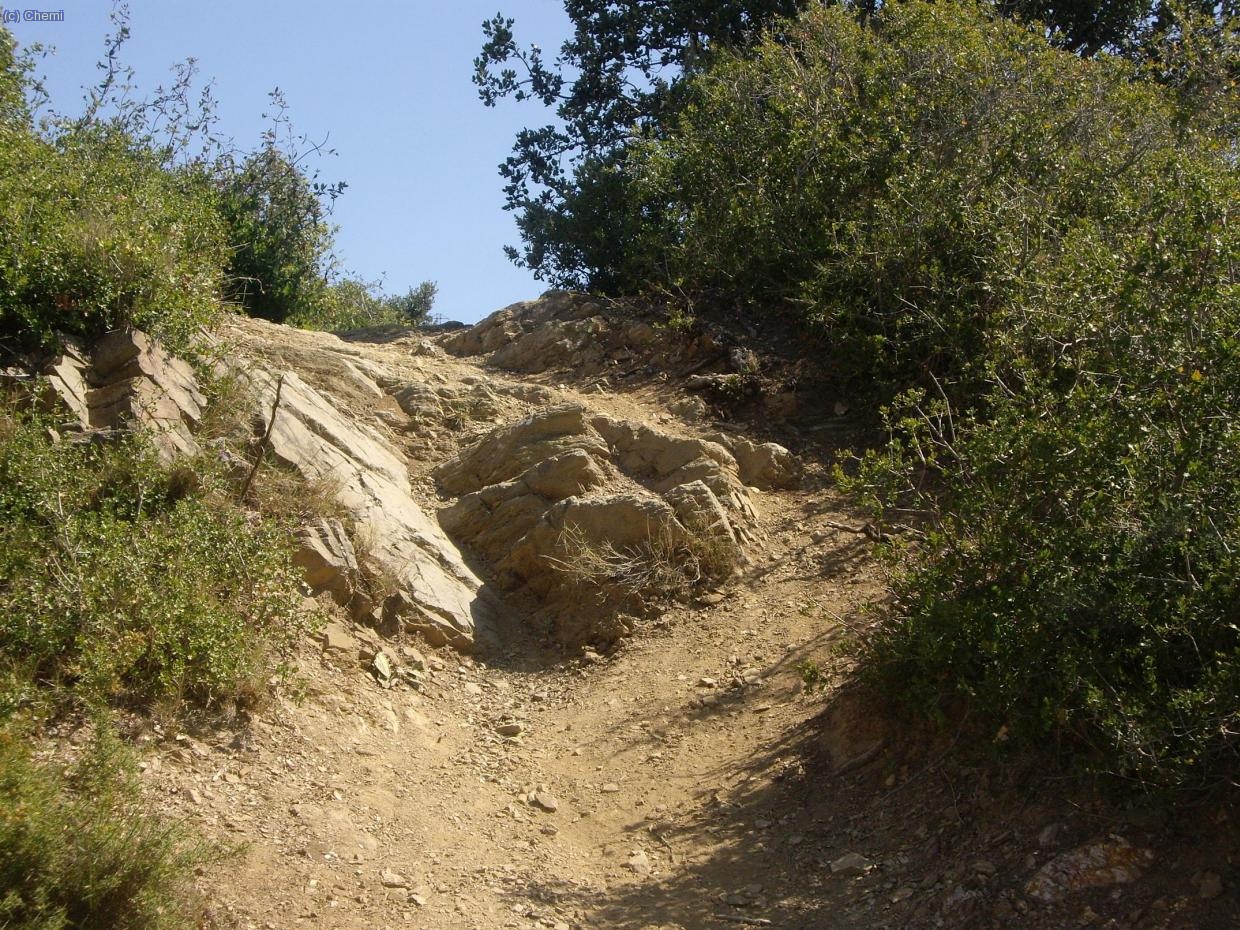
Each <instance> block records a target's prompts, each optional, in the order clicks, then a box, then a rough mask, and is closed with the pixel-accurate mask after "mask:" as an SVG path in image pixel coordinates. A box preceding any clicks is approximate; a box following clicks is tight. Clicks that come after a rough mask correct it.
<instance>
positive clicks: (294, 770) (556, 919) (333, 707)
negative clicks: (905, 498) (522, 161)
mask: <svg viewBox="0 0 1240 930" xmlns="http://www.w3.org/2000/svg"><path fill="white" fill-rule="evenodd" d="M300 338H302V337H301V336H297V337H292V336H290V339H289V342H288V343H287V344H280V345H272V346H271V347H270V352H269V353H268V355H269V357H270V358H271V359H273V360H275V361H285V362H287V361H289V358H290V353H293V354H295V352H296V342H297V339H300ZM316 338H317V337H316ZM415 348H416V347H415ZM348 351H349V352H351V353H355V354H357V355H359V356H360V357H361V358H363V359H367V360H370V361H372V362H375V363H378V364H382V365H385V366H388V367H389V368H393V369H396V370H400V371H402V372H404V373H405V374H406V375H407V376H409V377H416V378H420V379H423V380H425V381H426V382H427V383H433V384H455V385H461V384H491V383H496V379H497V378H502V379H503V380H504V381H505V382H506V383H514V382H522V383H527V384H537V385H539V386H540V388H542V389H544V390H545V391H546V392H549V396H550V398H551V399H552V400H555V401H560V400H565V399H568V400H573V399H576V400H580V401H583V402H585V403H587V404H589V405H590V406H591V407H592V408H593V409H594V410H596V411H599V412H603V413H611V414H613V415H617V416H624V417H627V418H630V419H639V420H641V421H643V422H650V423H672V422H673V419H672V417H671V415H670V414H669V413H668V406H669V404H670V403H671V401H673V400H674V399H676V394H675V392H674V390H673V389H671V388H669V387H666V386H660V385H658V384H657V383H651V384H647V385H646V386H645V387H641V388H635V389H633V390H630V391H628V392H626V393H623V394H616V393H599V392H598V391H597V390H593V389H591V390H590V391H589V392H587V393H578V392H577V391H576V390H575V389H574V388H572V387H570V386H566V385H563V384H556V383H555V382H554V380H553V379H549V378H547V377H544V376H527V377H525V378H524V379H522V378H520V377H519V376H513V375H510V374H502V375H498V374H497V373H496V372H495V371H493V370H488V369H485V368H483V367H482V366H481V365H479V364H476V363H475V362H474V361H471V360H462V359H457V358H450V357H446V356H444V355H443V354H442V353H441V352H435V351H427V352H413V351H411V347H410V345H409V344H407V343H400V344H391V345H363V344H354V345H352V346H350V347H349V349H348ZM313 374H314V373H313V372H305V371H304V370H303V375H304V376H306V377H307V378H311V379H312V378H313ZM324 377H325V378H326V377H327V375H324ZM335 389H336V395H335V396H336V397H337V398H338V399H339V400H341V401H342V402H343V403H349V402H350V398H349V396H348V386H347V385H339V384H337V385H335ZM514 396H515V395H514V394H513V393H512V392H508V393H505V392H504V391H498V392H497V393H496V397H497V398H498V400H496V401H495V404H494V405H493V406H492V408H490V409H488V410H486V411H485V412H484V416H485V418H486V420H487V423H486V424H485V425H493V424H494V423H497V422H505V421H508V420H511V419H513V418H515V417H517V416H519V415H521V414H522V413H524V412H525V411H527V410H528V409H531V407H532V406H534V405H535V404H534V403H533V402H530V401H518V400H515V399H513V398H514ZM351 402H352V403H353V404H354V406H355V407H356V411H355V412H356V413H357V415H360V416H370V417H371V418H372V419H374V420H375V422H376V423H377V424H380V425H382V423H383V422H384V421H385V418H387V419H390V418H391V410H390V406H391V405H385V404H376V403H375V402H374V401H373V399H370V400H368V399H367V398H366V397H365V396H362V395H359V396H357V397H354V398H352V399H351ZM461 425H462V427H463V428H449V429H446V430H441V431H439V432H438V433H436V434H434V435H431V436H427V435H420V436H418V437H416V441H415V442H413V443H412V444H410V445H408V449H409V452H410V468H411V474H412V476H413V477H414V479H415V485H416V493H418V494H419V495H420V496H421V497H422V498H423V499H424V503H425V504H426V505H427V507H428V509H432V510H433V509H434V508H435V507H438V506H442V502H440V501H438V499H437V497H436V494H435V491H434V487H433V485H432V483H431V482H430V479H429V478H428V477H427V475H428V472H429V471H430V469H431V468H432V467H433V466H434V465H435V464H437V462H439V461H442V460H443V459H444V458H446V457H447V456H449V455H450V454H451V453H452V452H453V451H455V448H456V447H457V446H458V445H459V444H460V443H461V442H462V441H463V440H464V439H467V438H468V437H469V435H471V431H472V430H473V429H474V427H475V426H477V425H478V424H461ZM678 428H684V429H686V430H688V429H690V428H689V427H685V426H684V425H683V424H680V426H679V427H678ZM811 465H812V463H811ZM812 472H813V469H812V468H811V475H810V478H809V480H808V481H807V482H806V489H803V490H796V491H783V492H762V493H758V492H755V500H756V502H757V506H758V509H759V511H760V514H761V523H760V531H761V538H762V539H763V542H761V543H760V544H759V545H758V546H757V548H756V549H754V550H752V551H751V553H750V556H751V562H750V564H749V565H748V566H746V567H745V568H744V569H743V571H742V572H741V573H740V574H739V575H738V576H737V578H735V579H734V580H733V581H731V582H730V583H729V584H728V585H727V586H726V587H725V588H723V589H721V590H718V591H715V592H711V593H709V594H707V595H706V596H705V597H703V598H702V599H701V600H699V601H696V602H694V603H692V604H687V605H676V606H672V607H670V608H669V609H667V611H666V612H665V613H663V614H662V615H661V616H658V617H655V618H652V619H650V620H647V621H645V622H644V623H643V624H642V625H641V626H640V627H639V629H638V630H637V632H636V634H635V635H634V636H633V637H631V638H629V639H628V640H627V641H625V642H624V643H623V644H622V645H621V646H620V647H619V648H617V649H616V650H615V652H614V653H613V654H611V655H608V656H599V655H597V654H595V653H593V652H590V651H586V652H585V653H581V654H577V655H566V654H564V653H563V652H560V651H558V650H557V649H556V648H554V647H553V646H551V645H550V644H549V643H548V642H546V641H543V640H541V639H540V638H539V637H538V636H537V635H536V634H534V633H533V632H531V631H530V629H529V628H528V627H527V626H526V625H525V624H524V623H523V621H522V618H521V616H520V615H519V612H518V611H517V610H516V609H515V608H514V609H513V610H511V611H509V612H508V614H507V619H506V621H505V627H504V628H503V629H501V630H500V631H499V632H500V636H499V640H498V642H499V643H500V646H499V647H498V648H496V647H490V648H480V650H479V652H478V653H477V654H476V655H475V656H473V657H471V658H463V657H461V656H459V655H458V654H456V653H454V652H451V651H450V650H440V651H434V650H429V649H427V648H425V647H424V646H421V645H420V644H414V645H418V648H420V649H421V652H422V654H423V655H424V656H425V657H426V660H427V663H426V664H427V668H426V673H425V676H424V681H423V682H422V683H421V686H420V690H419V689H415V688H414V687H410V686H409V685H408V684H407V683H405V682H403V681H402V682H401V683H400V684H398V685H397V686H394V687H388V688H385V687H383V686H382V685H381V684H380V682H379V681H378V680H377V679H376V677H375V676H374V675H372V674H371V673H370V672H369V671H368V670H367V669H366V668H365V667H364V664H363V663H360V662H359V661H358V655H357V647H359V646H362V647H364V646H365V645H366V643H367V641H368V635H373V634H368V633H367V632H366V631H362V630H355V631H354V634H353V635H354V636H355V637H356V640H355V641H353V640H346V641H345V642H343V643H339V642H337V643H335V644H334V645H333V644H331V643H329V644H328V645H329V647H330V648H321V647H320V646H319V645H318V644H307V646H306V648H305V650H304V651H303V653H302V655H301V656H299V658H298V670H297V671H298V674H297V677H296V681H297V685H296V687H295V688H294V689H293V691H292V693H289V692H286V693H283V694H281V695H280V696H279V697H278V698H277V699H276V700H275V702H274V703H273V704H272V705H271V706H270V707H268V708H267V709H266V710H264V711H263V712H262V713H261V714H259V715H258V717H257V718H256V719H254V720H253V721H251V722H250V724H249V725H248V726H247V727H245V728H238V730H237V731H236V732H233V731H227V732H225V731H221V732H217V733H213V734H200V735H199V736H197V737H189V736H184V735H179V734H173V733H157V734H156V735H155V737H156V738H154V739H153V740H152V742H151V745H152V749H151V752H150V753H149V754H148V756H147V762H146V764H145V771H146V775H147V781H148V784H149V787H150V791H151V793H152V795H153V796H154V797H156V798H157V801H158V804H159V806H160V807H161V808H162V809H163V810H164V811H166V812H168V813H171V814H173V815H175V816H179V817H184V818H186V819H188V820H189V821H191V822H194V823H197V824H200V825H202V826H204V827H205V828H206V830H207V831H208V832H209V833H211V834H212V835H215V836H218V837H221V838H223V839H225V840H227V841H229V842H235V843H240V844H244V850H243V852H242V853H241V854H240V855H239V856H238V857H237V858H235V859H233V860H231V861H229V862H227V863H225V864H224V865H222V866H220V867H218V868H216V869H213V870H212V871H210V872H209V873H207V874H205V875H203V877H202V884H203V886H204V888H205V889H206V890H207V892H208V894H209V896H210V898H211V899H212V900H213V901H214V902H215V904H214V906H215V908H216V911H217V914H218V917H219V918H221V922H222V923H223V924H224V925H226V926H227V925H229V924H230V923H232V924H234V925H235V926H238V927H241V928H247V930H248V928H256V930H257V928H263V930H276V928H279V930H284V928H316V930H317V928H323V930H329V928H340V930H352V928H359V930H360V928H366V930H384V928H424V930H446V928H476V930H492V928H507V927H512V928H574V930H576V928H600V930H606V928H615V930H620V928H626V930H627V928H632V930H655V928H658V930H672V928H680V930H700V928H726V927H739V926H772V927H783V928H801V930H814V928H823V930H828V928H830V930H836V928H838V930H846V928H858V930H859V928H883V927H892V928H894V927H912V926H933V925H936V924H937V925H940V926H966V925H973V924H971V923H969V919H970V918H973V917H976V916H977V915H978V914H979V913H982V914H984V915H985V920H984V921H983V922H982V923H981V924H980V925H981V926H1000V927H1002V926H1030V927H1032V926H1047V927H1050V926H1061V925H1062V926H1069V925H1070V926H1077V925H1078V924H1076V923H1063V924H1060V923H1057V922H1055V921H1057V920H1058V917H1055V918H1054V919H1051V918H1047V920H1046V921H1041V922H1039V921H1035V920H1034V919H1033V916H1032V915H1029V916H1025V913H1024V910H1023V908H1024V907H1025V906H1026V905H1025V903H1024V902H1022V901H1021V900H1019V895H1016V894H1013V893H1012V892H1010V891H1002V892H1000V891H998V890H995V891H993V893H992V892H988V890H987V888H988V883H992V879H993V877H994V876H995V875H996V873H998V874H999V875H1003V874H1007V873H1010V874H1012V875H1016V874H1020V875H1024V876H1027V875H1028V874H1030V872H1031V870H1032V869H1033V868H1035V867H1036V866H1037V865H1038V864H1039V863H1040V861H1041V860H1040V859H1039V857H1040V856H1045V855H1049V853H1047V852H1039V851H1038V850H1037V849H1036V841H1034V840H1032V839H1031V837H1036V836H1037V835H1038V832H1039V831H1044V830H1045V829H1046V828H1047V825H1048V823H1051V824H1053V823H1055V822H1058V821H1056V818H1057V817H1058V812H1056V811H1053V810H1047V809H1046V808H1045V807H1044V806H1040V805H1039V804H1037V803H1033V802H1029V803H1022V804H1016V805H1013V804H1011V803H1010V798H1011V795H1010V794H1009V795H1007V796H1004V795H1003V793H1002V792H1001V791H1000V790H999V789H998V788H993V787H992V786H990V785H989V784H988V782H987V781H986V780H985V779H984V778H981V779H979V778H976V777H973V775H972V773H971V772H969V771H967V770H966V771H965V772H963V773H960V772H949V771H947V770H945V769H940V768H937V767H935V766H933V765H931V764H923V763H922V762H919V761H917V760H913V759H906V758H904V757H903V756H901V754H900V753H899V752H898V751H896V749H895V747H892V746H890V745H889V744H888V743H886V742H884V740H883V739H882V734H880V733H878V732H877V731H876V730H874V729H872V728H871V727H870V726H868V725H867V723H866V720H865V717H866V715H865V714H864V713H863V712H862V713H860V714H858V708H856V707H852V708H851V709H850V710H838V709H837V710H834V711H831V712H830V713H828V714H827V715H826V716H825V717H824V716H823V714H824V708H826V707H829V706H832V705H833V704H838V701H835V700H834V699H832V698H831V697H830V693H829V692H828V696H826V697H824V695H823V694H821V693H818V692H813V693H810V692H807V691H806V689H805V686H804V685H803V682H802V674H801V671H800V666H801V664H802V663H803V662H804V661H805V660H807V659H808V660H812V661H814V662H817V663H824V662H829V658H830V655H831V648H832V645H833V644H834V643H835V642H837V641H838V639H839V638H840V637H841V634H842V632H843V629H842V626H841V624H842V623H850V622H852V621H853V620H854V619H855V618H856V617H857V615H858V611H859V609H860V607H861V606H862V605H863V604H864V603H865V602H866V600H867V599H869V598H870V597H871V596H873V594H874V593H875V592H876V591H877V590H878V585H877V578H876V576H875V569H874V567H873V565H872V562H871V560H870V559H869V558H868V556H867V555H866V547H865V539H864V537H863V536H859V535H857V534H853V533H849V532H845V531H843V530H842V529H840V528H839V527H838V526H833V524H840V523H845V524H848V523H856V522H857V521H856V518H855V516H854V515H848V514H845V513H841V512H838V511H839V502H838V501H837V500H836V499H835V498H834V497H833V496H832V494H831V492H830V491H829V490H826V489H825V488H824V485H823V483H822V482H817V481H816V480H815V478H814V475H813V474H812ZM581 609H583V610H588V609H590V607H589V605H588V604H583V605H582V608H581ZM375 642H376V643H377V642H378V640H375ZM397 648H399V647H397ZM844 706H845V707H847V706H848V705H847V704H845V705H844ZM861 710H862V711H864V708H862V709H861ZM842 724H846V725H842ZM505 734H506V735H505ZM1005 797H1006V799H1005ZM1075 829H1077V828H1075V827H1065V828H1064V830H1063V832H1062V838H1061V840H1060V843H1061V844H1062V843H1066V842H1067V841H1069V840H1071V839H1072V838H1073V836H1075V835H1077V834H1074V832H1073V831H1074V830H1075ZM1081 829H1086V828H1081ZM1080 835H1082V836H1083V835H1085V834H1080ZM1030 843H1033V844H1034V847H1035V848H1034V849H1033V851H1032V852H1030ZM850 854H853V861H854V863H857V859H858V857H862V858H860V861H859V863H857V864H856V865H855V866H854V867H849V863H848V860H847V859H844V860H843V862H841V860H842V857H848V856H849V855H850ZM832 863H835V865H836V868H833V867H832ZM992 884H993V883H992ZM952 896H955V898H953V897H952ZM945 897H947V898H948V899H950V900H949V901H948V902H947V905H944V898H945ZM957 899H958V900H957ZM945 906H946V907H949V908H956V910H954V911H947V913H949V914H951V915H952V916H950V917H949V918H948V919H947V920H946V922H944V920H943V918H941V917H940V916H939V915H940V914H941V913H944V910H943V908H944V907H945ZM979 909H980V911H979ZM1074 913H1076V914H1079V913H1080V909H1079V907H1078V908H1076V911H1075V912H1074ZM1147 913H1148V912H1147ZM1073 919H1074V920H1075V917H1074V918H1073ZM1047 921H1049V922H1047ZM1169 925H1170V924H1167V923H1149V924H1141V923H1139V922H1134V923H1132V924H1131V926H1134V927H1136V926H1151V927H1152V926H1160V927H1161V926H1169ZM1116 926H1120V925H1119V924H1116ZM1202 926H1206V924H1202ZM1220 926H1223V924H1220Z"/></svg>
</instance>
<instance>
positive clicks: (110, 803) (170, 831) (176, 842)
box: [0, 728, 219, 930]
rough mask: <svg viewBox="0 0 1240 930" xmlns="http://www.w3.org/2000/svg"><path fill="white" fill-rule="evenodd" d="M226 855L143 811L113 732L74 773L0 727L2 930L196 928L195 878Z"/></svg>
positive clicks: (98, 742)
mask: <svg viewBox="0 0 1240 930" xmlns="http://www.w3.org/2000/svg"><path fill="white" fill-rule="evenodd" d="M218 856H219V850H218V849H214V848H211V847H209V846H207V845H206V844H205V843H203V842H202V841H200V840H198V839H195V838H194V837H192V836H190V835H188V834H187V833H186V832H185V831H183V830H181V829H180V828H178V827H177V826H176V825H173V824H169V823H166V822H163V821H161V820H159V819H158V818H156V817H154V816H152V815H150V814H148V813H145V812H144V811H142V809H141V795H140V793H139V789H138V786H137V784H136V781H135V780H134V778H133V774H132V768H131V765H130V763H129V760H128V758H127V755H126V753H125V752H124V751H123V750H122V749H121V748H120V747H119V746H118V745H117V744H116V743H115V740H114V739H112V738H109V737H108V736H107V735H106V733H105V734H104V735H102V736H100V737H99V738H98V739H97V740H96V742H95V743H94V744H93V746H92V747H91V748H90V751H88V752H86V753H85V754H84V755H83V756H82V757H81V758H80V759H79V760H78V761H77V762H76V763H75V764H74V765H72V766H70V767H69V768H68V770H67V771H66V768H65V766H64V765H63V764H58V763H57V762H55V761H53V760H46V761H45V760H36V759H34V758H32V756H31V750H30V748H29V745H28V743H27V742H26V741H25V740H23V739H22V738H21V734H20V733H19V732H18V731H17V730H14V729H11V728H6V729H0V927H5V928H6V930H197V928H200V927H202V926H203V922H202V917H203V911H202V906H201V902H200V900H199V898H198V896H197V894H196V893H195V891H194V888H193V879H194V871H195V870H196V869H197V868H199V867H201V866H202V865H203V864H204V863H207V862H210V861H211V860H213V859H216V858H218Z"/></svg>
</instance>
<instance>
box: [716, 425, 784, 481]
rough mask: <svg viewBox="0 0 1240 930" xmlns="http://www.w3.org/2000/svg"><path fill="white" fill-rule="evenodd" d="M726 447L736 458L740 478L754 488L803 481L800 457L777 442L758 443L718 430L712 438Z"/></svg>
mask: <svg viewBox="0 0 1240 930" xmlns="http://www.w3.org/2000/svg"><path fill="white" fill-rule="evenodd" d="M711 438H712V439H713V440H714V441H715V442H717V443H719V444H720V445H722V446H724V447H726V448H727V449H728V450H729V451H730V452H731V453H732V457H733V458H734V459H735V461H736V465H737V469H738V473H739V475H740V479H741V481H742V482H744V483H745V484H747V485H749V486H750V487H752V488H759V489H761V490H764V491H765V490H770V489H772V488H794V487H796V486H797V485H798V484H799V483H800V480H801V465H800V462H798V461H797V459H796V456H794V455H793V454H792V453H791V452H789V451H788V450H787V449H785V448H784V447H783V446H781V445H779V444H777V443H774V442H763V443H756V442H751V441H750V440H748V439H745V438H744V437H742V436H728V435H726V434H724V433H717V434H716V435H714V436H712V437H711Z"/></svg>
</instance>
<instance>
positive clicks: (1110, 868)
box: [1025, 836, 1154, 904]
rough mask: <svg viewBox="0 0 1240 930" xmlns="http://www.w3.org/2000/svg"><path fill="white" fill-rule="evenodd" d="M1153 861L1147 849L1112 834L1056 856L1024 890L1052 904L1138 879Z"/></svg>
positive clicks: (1036, 899) (1044, 902) (1035, 898)
mask: <svg viewBox="0 0 1240 930" xmlns="http://www.w3.org/2000/svg"><path fill="white" fill-rule="evenodd" d="M1153 861H1154V854H1153V853H1152V852H1151V851H1150V850H1148V849H1141V848H1139V847H1136V846H1133V845H1132V844H1131V843H1129V842H1128V840H1126V839H1124V838H1123V837H1121V836H1111V837H1108V838H1107V839H1104V840H1099V841H1097V842H1095V843H1089V844H1087V845H1085V846H1079V847H1077V848H1076V849H1073V850H1071V851H1069V852H1066V853H1063V854H1062V855H1060V856H1056V857H1055V858H1054V859H1052V860H1051V861H1050V862H1048V863H1046V865H1044V866H1042V868H1041V869H1039V870H1038V872H1037V874H1036V875H1034V877H1033V878H1032V879H1030V881H1029V883H1028V884H1027V885H1026V886H1025V894H1027V895H1028V896H1029V897H1031V898H1033V899H1034V900H1035V901H1040V902H1042V903H1043V904H1051V903H1054V902H1056V901H1059V900H1061V899H1063V898H1065V897H1067V896H1068V895H1071V894H1074V893H1076V892H1078V891H1082V890H1084V889H1086V888H1104V887H1107V886H1109V885H1124V884H1128V883H1130V882H1133V881H1136V879H1137V878H1139V877H1140V876H1141V873H1142V871H1143V870H1144V869H1145V868H1146V867H1148V866H1149V865H1150V863H1152V862H1153Z"/></svg>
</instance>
